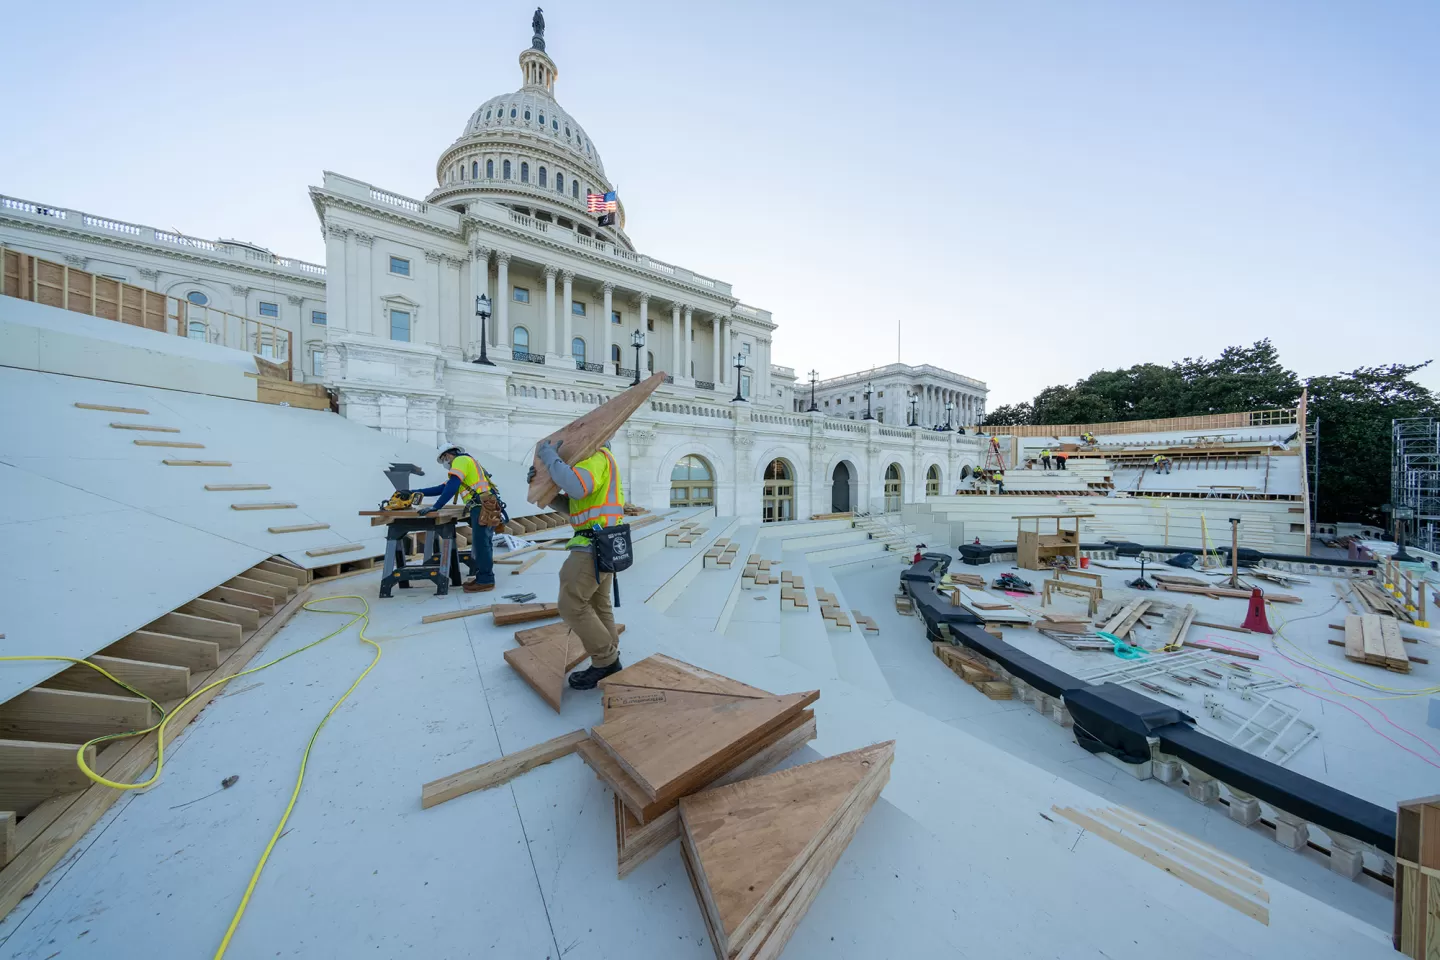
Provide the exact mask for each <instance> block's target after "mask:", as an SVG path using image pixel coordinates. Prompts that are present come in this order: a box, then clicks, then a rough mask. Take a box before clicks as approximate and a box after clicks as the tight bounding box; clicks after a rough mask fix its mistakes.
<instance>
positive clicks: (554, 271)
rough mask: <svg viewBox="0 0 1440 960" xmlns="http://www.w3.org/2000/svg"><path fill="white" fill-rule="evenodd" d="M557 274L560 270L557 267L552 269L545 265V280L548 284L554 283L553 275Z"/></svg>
mask: <svg viewBox="0 0 1440 960" xmlns="http://www.w3.org/2000/svg"><path fill="white" fill-rule="evenodd" d="M559 272H560V268H559V267H552V266H550V264H548V263H547V264H546V265H545V280H546V281H547V282H549V283H554V282H555V275H556V274H558V273H559Z"/></svg>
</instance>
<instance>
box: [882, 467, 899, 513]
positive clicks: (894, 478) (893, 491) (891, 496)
mask: <svg viewBox="0 0 1440 960" xmlns="http://www.w3.org/2000/svg"><path fill="white" fill-rule="evenodd" d="M900 484H901V480H900V464H898V463H892V464H890V466H888V467H886V468H885V512H886V513H899V512H900V503H901V500H902V497H901V495H900Z"/></svg>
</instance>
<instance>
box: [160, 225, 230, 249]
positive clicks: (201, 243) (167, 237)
mask: <svg viewBox="0 0 1440 960" xmlns="http://www.w3.org/2000/svg"><path fill="white" fill-rule="evenodd" d="M155 239H156V240H159V241H160V242H161V243H173V244H175V245H176V246H179V247H196V248H198V249H200V250H215V249H218V248H217V246H216V245H215V244H214V243H211V242H210V241H209V240H201V239H200V238H199V237H187V236H185V235H184V234H183V233H166V232H164V231H161V230H156V231H155Z"/></svg>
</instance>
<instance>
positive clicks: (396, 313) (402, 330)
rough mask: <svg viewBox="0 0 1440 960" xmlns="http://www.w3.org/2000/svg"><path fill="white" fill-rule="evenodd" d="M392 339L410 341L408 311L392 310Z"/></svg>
mask: <svg viewBox="0 0 1440 960" xmlns="http://www.w3.org/2000/svg"><path fill="white" fill-rule="evenodd" d="M390 339H391V340H400V341H402V342H404V343H409V342H410V314H409V313H407V312H406V311H404V310H391V311H390Z"/></svg>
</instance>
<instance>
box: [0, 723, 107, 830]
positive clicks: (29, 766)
mask: <svg viewBox="0 0 1440 960" xmlns="http://www.w3.org/2000/svg"><path fill="white" fill-rule="evenodd" d="M79 749H80V745H79V744H76V743H39V742H35V741H30V740H0V809H4V810H7V811H13V812H14V813H15V814H16V815H18V816H21V817H23V816H25V815H26V814H27V813H29V812H30V811H31V810H34V809H35V808H36V807H38V806H39V805H40V804H42V803H44V802H45V801H46V800H49V799H50V798H51V797H54V796H56V795H58V794H62V793H68V792H71V791H74V790H83V789H84V788H85V787H87V786H89V784H90V780H89V778H88V777H86V776H85V774H84V773H83V772H82V771H81V770H80V767H79V765H78V764H76V762H75V754H76V752H77V751H78V750H79ZM85 761H86V763H88V764H90V765H91V766H92V767H93V766H94V764H95V748H94V747H87V748H86V750H85Z"/></svg>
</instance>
